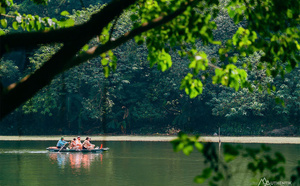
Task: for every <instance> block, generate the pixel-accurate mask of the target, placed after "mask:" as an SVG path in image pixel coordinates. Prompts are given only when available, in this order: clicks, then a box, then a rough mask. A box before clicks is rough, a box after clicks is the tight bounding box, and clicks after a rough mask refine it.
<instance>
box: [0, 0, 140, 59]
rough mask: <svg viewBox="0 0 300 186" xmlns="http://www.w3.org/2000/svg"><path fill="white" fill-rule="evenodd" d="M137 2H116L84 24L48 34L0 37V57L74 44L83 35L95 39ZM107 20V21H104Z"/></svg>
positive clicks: (37, 33)
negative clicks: (43, 47) (24, 49)
mask: <svg viewBox="0 0 300 186" xmlns="http://www.w3.org/2000/svg"><path fill="white" fill-rule="evenodd" d="M136 1H137V0H126V1H122V0H114V1H112V2H111V3H109V4H108V5H107V6H105V7H104V8H103V9H102V10H101V11H99V12H98V13H96V14H94V15H92V17H91V18H90V20H89V21H87V22H86V23H84V24H81V25H78V26H74V27H69V28H63V29H58V30H52V31H47V32H27V33H13V34H6V35H2V36H0V57H2V56H3V54H5V53H8V52H11V51H14V50H18V49H21V48H33V47H36V46H38V45H39V44H50V43H66V42H74V39H78V38H81V37H82V35H83V34H84V35H87V36H90V37H94V36H95V35H97V34H99V33H101V31H102V29H103V27H104V26H105V25H107V24H108V23H109V22H111V21H112V20H113V19H114V18H115V17H116V16H117V15H119V14H121V13H122V12H123V10H125V9H126V8H128V7H129V6H130V5H133V4H134V3H135V2H136ZM104 18H105V19H104ZM95 25H97V26H95Z"/></svg>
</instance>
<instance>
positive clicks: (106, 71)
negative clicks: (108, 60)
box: [103, 66, 110, 78]
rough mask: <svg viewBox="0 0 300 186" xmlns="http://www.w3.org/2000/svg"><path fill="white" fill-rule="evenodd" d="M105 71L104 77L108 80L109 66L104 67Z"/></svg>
mask: <svg viewBox="0 0 300 186" xmlns="http://www.w3.org/2000/svg"><path fill="white" fill-rule="evenodd" d="M103 71H104V76H105V77H106V78H108V76H109V73H110V70H109V67H108V66H105V67H103Z"/></svg>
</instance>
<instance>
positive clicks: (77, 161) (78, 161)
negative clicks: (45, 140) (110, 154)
mask: <svg viewBox="0 0 300 186" xmlns="http://www.w3.org/2000/svg"><path fill="white" fill-rule="evenodd" d="M48 155H49V159H50V161H51V162H52V163H57V164H58V166H59V167H60V168H65V167H66V166H68V165H69V166H70V167H71V168H72V169H80V168H85V169H88V170H89V168H90V166H91V164H92V163H93V162H96V161H100V162H101V163H102V156H103V155H102V154H101V153H79V152H77V153H55V152H53V153H48Z"/></svg>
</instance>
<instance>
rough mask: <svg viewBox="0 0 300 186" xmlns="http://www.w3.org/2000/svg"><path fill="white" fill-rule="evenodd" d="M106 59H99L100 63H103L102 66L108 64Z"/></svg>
mask: <svg viewBox="0 0 300 186" xmlns="http://www.w3.org/2000/svg"><path fill="white" fill-rule="evenodd" d="M108 62H109V61H108V59H106V58H103V59H102V60H101V64H102V65H103V66H106V65H107V64H108Z"/></svg>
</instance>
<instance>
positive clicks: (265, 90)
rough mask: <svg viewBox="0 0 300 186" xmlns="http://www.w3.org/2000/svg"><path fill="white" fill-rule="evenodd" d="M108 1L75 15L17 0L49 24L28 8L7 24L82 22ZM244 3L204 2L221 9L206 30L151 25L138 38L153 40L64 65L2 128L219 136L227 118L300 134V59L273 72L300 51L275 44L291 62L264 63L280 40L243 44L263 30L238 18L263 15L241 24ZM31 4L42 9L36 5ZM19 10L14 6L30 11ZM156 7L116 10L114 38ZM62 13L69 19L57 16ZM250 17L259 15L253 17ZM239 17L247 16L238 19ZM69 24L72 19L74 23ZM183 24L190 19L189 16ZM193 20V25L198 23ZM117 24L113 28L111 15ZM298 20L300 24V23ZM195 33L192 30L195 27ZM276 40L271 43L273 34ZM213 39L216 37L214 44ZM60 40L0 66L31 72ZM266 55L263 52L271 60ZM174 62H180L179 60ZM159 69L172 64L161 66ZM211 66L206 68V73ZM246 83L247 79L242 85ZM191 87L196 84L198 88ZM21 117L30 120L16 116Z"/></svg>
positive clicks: (248, 126)
mask: <svg viewBox="0 0 300 186" xmlns="http://www.w3.org/2000/svg"><path fill="white" fill-rule="evenodd" d="M233 2H234V1H233ZM66 3H68V2H66ZM69 3H71V2H69ZM78 3H79V2H76V3H72V6H68V7H69V8H68V11H69V12H71V10H72V9H80V8H81V7H80V6H82V4H81V5H79V4H78ZM95 3H97V2H92V1H91V2H87V3H86V4H95ZM236 3H237V2H236ZM101 6H102V5H100V4H96V5H90V6H89V7H86V8H84V9H83V10H80V11H79V10H77V11H76V10H73V11H72V14H69V13H68V12H66V11H64V12H62V11H63V10H65V7H64V6H61V4H60V2H57V1H51V2H50V3H49V5H48V6H42V7H41V6H37V5H34V4H32V3H30V2H29V1H25V2H20V4H18V3H15V4H14V5H13V6H12V10H11V12H13V11H17V12H20V13H23V12H24V13H26V12H30V13H31V14H32V15H33V14H37V15H39V16H41V17H45V18H44V19H45V22H44V24H43V21H42V22H41V23H38V21H37V20H38V19H39V18H38V19H35V22H32V26H30V25H31V22H30V21H31V19H33V17H32V16H31V15H27V14H26V15H24V16H25V17H22V19H21V20H20V21H19V22H18V19H17V18H16V20H17V21H15V22H12V23H11V26H12V27H8V28H6V30H5V29H4V31H5V32H8V31H12V32H13V30H12V28H14V29H18V26H21V27H22V28H23V29H25V30H26V29H27V30H28V31H30V30H31V29H36V30H41V29H53V28H55V27H56V26H55V25H56V24H57V25H58V26H59V27H64V26H70V25H73V24H76V25H77V24H81V23H84V22H85V21H87V20H88V19H89V17H90V16H91V15H92V14H93V13H94V12H96V11H98V10H99V9H101ZM149 6H150V5H149ZM151 6H152V5H151ZM156 6H158V5H155V6H154V7H152V8H157V7H156ZM224 6H225V7H228V11H229V12H228V13H227V10H226V9H224V8H223V7H224ZM235 6H238V4H234V3H229V4H227V5H226V2H221V4H220V6H219V7H214V8H213V9H208V10H202V11H203V14H197V16H200V17H201V19H205V20H206V21H208V20H211V19H212V18H213V20H214V21H215V22H207V25H205V32H204V31H202V30H198V27H195V28H193V27H191V28H189V29H190V30H191V31H192V33H185V32H187V31H185V30H184V29H183V28H177V29H179V31H178V32H179V33H180V32H182V33H180V34H179V35H177V34H176V33H174V34H175V35H173V36H172V37H174V38H169V36H168V34H170V33H169V31H170V30H172V29H173V28H172V25H170V28H168V25H166V26H164V27H163V29H160V30H156V29H154V30H151V31H149V32H146V33H145V35H142V36H141V37H136V41H137V42H138V43H143V42H144V39H143V38H148V39H146V44H144V45H137V44H136V43H135V42H133V41H129V42H127V43H125V44H123V45H122V46H120V47H118V48H116V49H114V50H113V51H110V52H108V53H106V54H104V55H101V56H100V57H97V58H93V59H90V60H88V62H87V63H84V64H82V65H80V66H78V67H75V68H73V69H71V70H69V71H66V72H64V73H62V74H61V75H59V76H57V77H56V78H55V79H54V80H53V81H52V83H51V84H50V85H49V86H47V87H45V88H44V89H42V90H41V91H40V92H39V93H38V94H37V95H36V96H35V97H33V98H32V99H30V100H28V101H27V102H26V103H25V104H24V105H23V106H22V107H21V108H19V109H18V110H17V111H15V112H14V113H13V114H11V115H10V117H8V118H6V119H5V120H3V121H2V125H1V133H2V134H18V133H19V134H59V133H63V134H74V133H82V132H85V133H96V134H97V133H103V132H110V133H127V134H131V133H139V134H148V133H170V134H173V133H177V132H178V131H179V130H183V131H186V132H192V133H201V134H209V135H211V134H213V133H215V132H216V130H217V128H218V127H221V131H222V133H223V134H225V135H266V134H274V135H296V134H299V131H298V130H299V122H298V121H299V119H300V84H299V79H300V73H299V69H297V68H296V69H295V70H294V71H292V73H290V74H286V75H285V76H284V77H283V78H280V77H277V78H276V76H274V77H275V78H273V77H272V76H269V75H273V74H275V75H277V73H279V72H281V73H282V74H284V73H285V71H286V70H287V69H291V68H294V67H295V66H296V65H297V63H296V64H295V62H294V60H295V58H298V54H297V53H291V54H292V55H291V58H290V57H287V56H288V55H286V54H290V53H289V52H287V53H276V55H278V56H277V58H278V59H279V58H280V59H281V58H282V57H280V55H283V58H284V59H285V61H286V63H285V64H284V66H279V65H275V66H274V68H273V66H270V64H268V63H267V64H266V63H262V62H263V61H264V60H266V59H265V58H266V56H270V54H268V52H272V51H274V49H272V50H271V51H264V52H259V50H257V49H255V48H258V49H259V47H258V46H251V47H246V48H243V42H246V43H247V42H250V43H252V42H253V41H254V40H256V39H257V36H256V35H255V33H254V32H251V33H250V32H249V31H247V29H244V28H242V27H239V26H243V25H247V26H251V27H255V28H256V27H257V26H259V25H260V24H258V25H251V24H250V23H251V22H250V23H248V22H245V21H244V22H241V23H240V20H241V17H240V16H241V15H239V14H238V13H237V12H238V11H235V12H232V11H231V9H232V8H233V7H235ZM249 6H250V5H249ZM163 8H166V7H163ZM163 8H162V9H163ZM32 9H34V10H35V11H36V12H31V11H29V10H32ZM145 9H151V7H147V6H145V7H142V8H140V9H136V10H134V11H136V12H139V14H141V15H143V14H142V13H141V12H143V11H146V10H145ZM195 10H196V9H195ZM216 10H220V13H219V14H218V15H214V16H213V17H211V11H216ZM197 11H198V10H197ZM292 11H294V10H292ZM60 12H62V13H60ZM20 13H15V14H17V16H21V14H20ZM194 13H196V12H194ZM243 13H245V14H243V15H244V16H246V17H247V16H250V15H251V14H250V12H247V11H246V12H243ZM7 14H8V15H10V12H7ZM150 15H151V14H147V16H146V17H143V16H142V17H138V16H137V15H136V14H131V13H130V12H125V13H124V14H123V15H122V16H121V17H119V18H118V19H117V22H116V23H113V24H115V25H114V32H113V35H112V36H110V37H112V38H118V37H120V36H122V34H124V33H126V32H128V31H129V30H130V28H131V27H132V26H133V27H138V25H139V22H138V21H137V19H139V20H140V21H141V22H147V21H150V20H152V19H154V18H155V15H156V14H155V12H153V15H151V16H152V17H151V16H150ZM47 16H49V17H53V18H52V19H51V20H52V22H51V21H49V19H50V18H48V17H47ZM181 16H182V17H178V19H181V20H188V19H192V17H190V18H189V16H191V15H189V14H183V15H181ZM203 16H204V17H203ZM288 16H290V15H288ZM55 17H56V18H55ZM64 17H65V18H67V19H65V18H64ZM230 17H232V18H233V19H231V18H230ZM36 18H37V17H36ZM295 18H296V17H295ZM59 19H60V21H57V20H59ZM199 19H200V18H199ZM251 19H258V18H253V17H251ZM298 19H299V18H296V19H295V20H298ZM3 20H4V19H3ZM5 20H6V19H5ZM8 20H9V19H8ZM47 20H48V21H47ZM26 21H29V23H26ZM132 21H133V22H132ZM256 21H257V20H256ZM260 21H265V20H260ZM290 21H291V26H292V25H293V24H297V23H298V22H297V21H296V23H294V22H295V21H294V19H291V20H290ZM234 22H235V23H238V24H237V25H236V24H234ZM52 23H53V24H52ZM67 23H68V24H70V25H65V24H67ZM182 24H183V25H185V23H182ZM199 24H201V23H199ZM278 24H281V22H279V23H274V25H272V26H273V27H274V28H275V27H276V26H278ZM26 25H27V26H26ZM43 25H44V26H43ZM2 26H3V27H6V26H7V25H5V24H2ZM186 26H187V27H190V26H192V25H186ZM198 26H199V25H198ZM109 27H112V24H111V25H110V26H109ZM178 27H179V25H178ZM200 27H201V26H199V28H200ZM243 27H244V26H243ZM214 28H217V30H214V31H212V30H213V29H214ZM182 29H183V30H182ZM203 29H204V28H203ZM256 29H259V30H260V32H261V33H260V35H261V36H260V37H269V38H271V36H269V35H267V36H263V35H262V34H266V33H265V32H263V30H261V29H265V28H260V27H259V28H256ZM293 29H297V28H296V27H295V28H294V27H293ZM276 30H278V32H282V30H281V28H280V27H278V28H277V27H276ZM109 31H110V30H109V28H108V29H107V30H105V29H104V30H103V32H102V37H100V39H99V40H100V42H104V43H105V42H107V41H106V40H107V39H108V35H109V33H108V32H109ZM110 32H111V31H110ZM184 33H185V34H184ZM105 34H106V35H105ZM189 34H191V35H190V36H189ZM195 34H196V35H195ZM206 34H209V35H206ZM157 36H159V37H157ZM175 36H176V37H175ZM212 36H214V38H215V39H217V40H220V41H221V43H223V44H225V47H224V48H221V49H220V47H219V46H218V45H217V46H216V45H212V44H217V43H218V42H215V41H213V40H211V37H212ZM194 37H200V38H201V40H195V39H194ZM272 37H275V36H272ZM276 37H283V35H276ZM295 37H296V35H295V34H292V33H290V35H289V32H288V35H286V36H285V37H284V38H282V39H285V40H286V42H294V43H296V44H297V39H296V40H295ZM230 38H232V39H230ZM228 39H229V40H228ZM164 40H166V41H164ZM168 41H170V43H169V44H168V45H167V46H165V45H162V43H168ZM97 42H99V41H98V40H97V39H94V40H92V41H90V42H89V44H88V45H89V46H88V45H86V47H84V48H83V49H82V51H85V50H87V49H88V48H90V47H91V46H93V45H95V44H97ZM185 42H191V43H192V44H191V45H185V44H184V43H185ZM264 42H268V41H265V40H263V41H262V40H259V42H258V44H257V45H266V44H270V43H264ZM270 42H272V39H271V41H270ZM208 43H212V44H210V45H207V44H208ZM237 43H239V44H238V47H237V48H235V47H234V46H236V45H237ZM254 43H256V42H254ZM152 45H155V48H153V47H151V46H152ZM169 45H170V46H171V47H169ZM281 45H284V43H283V44H281V43H278V46H277V47H282V46H281ZM285 45H287V43H285ZM295 46H296V45H295ZM297 46H298V45H297ZM60 48H61V45H59V44H56V45H45V46H42V47H40V48H39V49H35V50H33V51H32V50H30V51H24V52H23V53H21V57H16V56H17V55H15V54H16V53H13V54H11V55H6V56H4V58H2V61H1V72H0V73H1V74H0V75H1V79H2V81H3V83H4V85H6V84H9V83H11V82H14V81H16V80H18V79H20V78H22V77H23V76H24V75H26V74H27V73H30V72H34V71H36V70H37V69H39V68H40V67H41V66H42V65H43V64H44V62H45V61H47V60H48V59H50V58H51V56H52V55H53V54H55V53H56V52H57V51H59V49H60ZM179 48H183V50H181V51H180V52H179V54H178V53H177V50H178V49H179ZM219 49H220V50H219ZM151 50H153V51H151ZM235 50H241V51H242V53H240V54H239V55H242V56H245V57H241V56H240V57H239V58H238V56H239V55H238V53H237V52H236V51H235ZM280 50H283V49H280ZM298 50H299V49H298ZM197 51H200V52H197ZM224 51H226V55H229V58H228V59H227V60H225V61H221V60H219V59H218V56H219V53H220V54H221V59H222V58H224V57H225V56H223V53H224ZM167 52H168V53H167ZM243 52H244V53H243ZM148 53H149V54H148ZM227 53H228V54H227ZM251 53H252V54H251ZM265 53H267V55H266V54H265ZM298 53H299V52H298ZM17 54H18V53H17ZM191 54H192V55H191ZM157 56H158V57H157ZM262 56H263V58H264V59H262ZM20 58H21V59H20ZM171 59H172V62H171V61H170V60H171ZM116 60H118V63H117V64H118V68H117V69H116V71H115V72H113V73H109V69H115V66H116V63H115V62H116ZM147 60H149V61H150V66H151V67H152V66H154V65H157V69H156V68H150V67H149V64H148V62H147ZM20 61H22V62H20ZM209 61H215V63H214V64H213V65H212V64H211V63H210V62H209ZM230 61H233V62H234V65H233V64H230ZM209 64H210V65H209ZM227 64H229V65H227ZM245 64H246V66H245ZM271 64H273V62H272V63H271ZM224 65H227V66H224ZM171 66H172V68H170V67H171ZM222 66H224V70H222V69H221V68H219V67H222ZM102 67H103V68H104V73H103V72H102ZM187 67H188V68H187ZM268 67H269V68H268ZM169 68H170V69H169ZM242 68H244V69H242ZM167 69H169V70H167ZM190 69H191V70H190ZM214 69H215V72H214ZM159 70H161V71H164V72H163V73H159ZM203 70H206V71H204V72H202V71H203ZM270 70H271V71H270ZM234 71H236V73H237V74H238V77H233V76H234V74H235V73H233V72H234ZM246 72H247V73H248V75H247V78H246V75H245V74H244V73H246ZM214 73H215V74H214ZM186 74H188V75H186ZM226 74H227V75H229V76H227V75H226ZM243 74H244V75H243ZM104 76H108V78H107V79H106V78H105V77H104ZM194 77H198V78H199V77H200V79H201V81H200V80H199V79H194ZM226 77H230V78H231V80H230V81H229V82H228V81H227V80H226ZM192 82H193V83H192ZM241 82H244V83H242V84H240V83H241ZM212 83H214V84H215V83H221V84H223V85H227V86H229V87H234V88H235V89H236V90H238V89H239V87H240V86H242V87H243V86H246V87H247V88H242V89H241V90H240V91H237V92H235V90H234V89H230V88H226V87H223V86H218V85H214V84H212ZM191 86H195V87H194V88H191ZM179 88H180V89H184V90H185V92H186V93H188V94H189V96H190V97H195V96H197V95H198V93H202V94H201V95H200V96H198V97H196V98H195V99H189V98H188V96H187V95H186V94H184V93H183V92H182V91H178V89H179ZM202 89H203V90H204V91H202ZM276 101H277V102H280V103H283V104H284V106H282V105H279V104H276ZM15 118H22V119H20V120H19V121H17V122H16V121H15ZM103 123H105V125H103ZM37 126H38V127H37ZM280 128H287V129H286V130H288V132H286V130H285V131H283V132H277V133H276V132H275V133H272V132H271V131H272V130H273V129H280ZM295 129H296V130H295ZM268 132H269V133H268Z"/></svg>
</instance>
